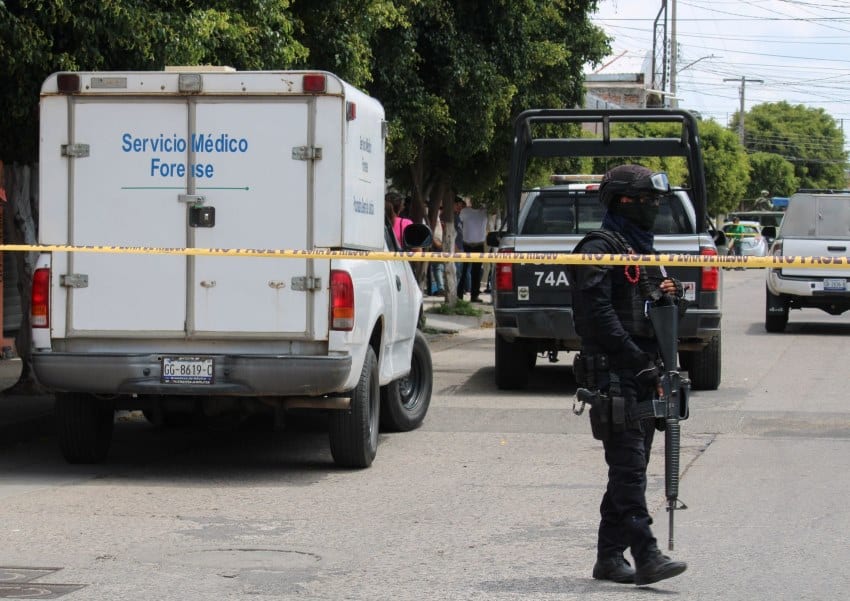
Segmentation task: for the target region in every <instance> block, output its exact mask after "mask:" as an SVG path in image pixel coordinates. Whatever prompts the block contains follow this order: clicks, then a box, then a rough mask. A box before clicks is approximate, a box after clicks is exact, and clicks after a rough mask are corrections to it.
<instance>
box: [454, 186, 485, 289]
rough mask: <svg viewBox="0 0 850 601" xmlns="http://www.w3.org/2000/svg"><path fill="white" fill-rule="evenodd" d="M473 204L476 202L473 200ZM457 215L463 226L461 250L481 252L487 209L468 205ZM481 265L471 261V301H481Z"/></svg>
mask: <svg viewBox="0 0 850 601" xmlns="http://www.w3.org/2000/svg"><path fill="white" fill-rule="evenodd" d="M473 205H477V203H476V202H475V201H473ZM459 217H460V222H461V224H462V226H463V250H464V251H466V252H475V253H483V252H484V239H485V238H486V237H487V209H484V208H480V207H478V206H469V207H466V208H464V209H463V210H461V212H460V215H459ZM482 267H483V265H482V263H471V268H470V289H469V300H470V301H471V302H473V303H480V302H481V298H480V295H481V272H482ZM458 296H460V295H458Z"/></svg>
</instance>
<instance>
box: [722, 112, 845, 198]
mask: <svg viewBox="0 0 850 601" xmlns="http://www.w3.org/2000/svg"><path fill="white" fill-rule="evenodd" d="M739 123H740V115H738V114H736V115H735V117H734V118H733V121H732V125H731V126H732V127H733V128H737V127H738V124H739ZM744 129H745V132H744V133H745V142H746V147H747V151H748V152H768V153H771V154H776V155H779V156H780V157H782V158H784V159H785V160H787V161H789V162H790V163H791V164H793V165H794V175H795V176H796V177H797V179H798V180H799V187H800V188H844V187H845V178H844V167H845V164H846V163H847V153H846V152H845V151H844V135H843V133H842V132H841V130H840V128H839V127H838V125H837V124H836V122H835V119H833V118H832V117H831V116H829V115H828V114H827V113H826V112H825V111H824V110H823V109H819V108H817V109H816V108H808V107H805V106H803V105H801V104H797V105H792V104H789V103H787V102H775V103H765V104H759V105H756V106H754V107H753V108H752V109H750V111H749V112H748V113H747V114H746V115H745V118H744Z"/></svg>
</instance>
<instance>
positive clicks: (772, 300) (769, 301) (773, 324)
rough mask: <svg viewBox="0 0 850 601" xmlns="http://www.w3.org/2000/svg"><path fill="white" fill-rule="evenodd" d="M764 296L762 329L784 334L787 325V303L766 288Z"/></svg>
mask: <svg viewBox="0 0 850 601" xmlns="http://www.w3.org/2000/svg"><path fill="white" fill-rule="evenodd" d="M765 295H766V298H765V304H764V329H765V330H767V331H768V332H784V331H785V326H787V325H788V301H787V300H785V299H783V298H782V297H781V296H779V295H776V294H773V293H772V292H771V291H770V289H769V288H767V286H765ZM771 309H773V310H772V311H771ZM777 309H778V311H777Z"/></svg>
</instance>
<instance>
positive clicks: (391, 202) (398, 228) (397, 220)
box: [384, 192, 413, 245]
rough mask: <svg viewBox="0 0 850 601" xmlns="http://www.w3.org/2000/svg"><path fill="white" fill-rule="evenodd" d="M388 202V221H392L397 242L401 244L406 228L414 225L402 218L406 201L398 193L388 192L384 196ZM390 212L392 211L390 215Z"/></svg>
mask: <svg viewBox="0 0 850 601" xmlns="http://www.w3.org/2000/svg"><path fill="white" fill-rule="evenodd" d="M384 200H385V201H386V203H385V204H386V210H387V219H388V220H390V219H391V220H392V228H393V233H394V234H395V239H396V242H398V243H399V245H400V244H401V236H402V234H403V233H404V228H406V227H407V226H408V225H410V224H411V223H413V222H412V221H411V220H410V219H408V218H407V217H402V216H401V208H402V204H403V201H404V199H403V198H402V197H401V194H399V193H398V192H387V194H386V196H384ZM390 211H392V212H391V213H390Z"/></svg>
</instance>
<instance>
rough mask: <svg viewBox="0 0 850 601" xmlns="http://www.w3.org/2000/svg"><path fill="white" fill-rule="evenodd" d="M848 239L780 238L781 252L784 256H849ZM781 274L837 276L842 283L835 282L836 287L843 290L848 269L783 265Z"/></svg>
mask: <svg viewBox="0 0 850 601" xmlns="http://www.w3.org/2000/svg"><path fill="white" fill-rule="evenodd" d="M848 251H850V239H845V240H837V239H831V240H822V239H817V238H782V254H783V255H784V256H786V257H791V256H793V257H847V256H850V252H848ZM780 273H781V274H782V275H783V276H790V277H795V276H799V277H805V278H808V279H812V278H827V279H834V278H839V279H841V281H842V285H841V286H838V285H837V284H836V286H835V287H836V289H840V290H844V289H845V287H844V285H843V283H844V282H846V279H847V278H850V269H842V268H835V267H824V268H823V269H818V268H811V267H806V268H804V269H803V268H799V267H796V268H795V267H783V268H782V270H781V272H780Z"/></svg>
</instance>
